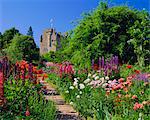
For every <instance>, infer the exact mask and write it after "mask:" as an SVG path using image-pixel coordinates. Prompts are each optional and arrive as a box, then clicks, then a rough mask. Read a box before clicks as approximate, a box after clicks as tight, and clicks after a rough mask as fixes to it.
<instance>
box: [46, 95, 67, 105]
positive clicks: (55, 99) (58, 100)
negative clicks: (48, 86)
mask: <svg viewBox="0 0 150 120" xmlns="http://www.w3.org/2000/svg"><path fill="white" fill-rule="evenodd" d="M45 98H46V99H47V100H51V101H53V102H54V103H55V104H56V105H64V104H65V101H64V99H63V98H62V97H61V96H60V95H55V96H45Z"/></svg>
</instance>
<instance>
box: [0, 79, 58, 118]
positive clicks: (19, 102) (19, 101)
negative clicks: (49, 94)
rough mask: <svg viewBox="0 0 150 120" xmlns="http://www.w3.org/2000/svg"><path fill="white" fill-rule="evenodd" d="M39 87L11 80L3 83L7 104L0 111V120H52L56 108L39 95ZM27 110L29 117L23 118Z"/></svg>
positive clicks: (26, 82)
mask: <svg viewBox="0 0 150 120" xmlns="http://www.w3.org/2000/svg"><path fill="white" fill-rule="evenodd" d="M40 89H41V85H33V84H32V83H31V82H30V81H25V84H24V85H23V83H22V80H11V81H9V80H8V81H6V82H5V90H4V91H5V97H6V99H7V104H6V105H5V107H4V108H3V109H0V110H1V113H0V119H7V120H21V119H25V120H31V119H34V120H41V119H42V120H54V119H55V116H56V108H55V106H54V103H52V102H51V101H46V100H45V99H44V96H43V94H41V93H40V91H39V90H40ZM27 106H28V109H29V112H30V116H25V111H26V109H27Z"/></svg>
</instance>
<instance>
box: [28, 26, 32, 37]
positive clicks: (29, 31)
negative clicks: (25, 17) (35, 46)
mask: <svg viewBox="0 0 150 120" xmlns="http://www.w3.org/2000/svg"><path fill="white" fill-rule="evenodd" d="M27 35H28V36H31V37H33V31H32V27H31V26H30V27H29V30H28V32H27Z"/></svg>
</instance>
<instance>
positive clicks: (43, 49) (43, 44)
mask: <svg viewBox="0 0 150 120" xmlns="http://www.w3.org/2000/svg"><path fill="white" fill-rule="evenodd" d="M60 47H61V45H60V35H59V34H58V33H57V32H56V31H55V29H46V30H45V31H44V32H43V35H42V36H41V40H40V55H43V54H45V53H48V52H49V51H54V52H55V51H56V50H58V49H59V48H60Z"/></svg>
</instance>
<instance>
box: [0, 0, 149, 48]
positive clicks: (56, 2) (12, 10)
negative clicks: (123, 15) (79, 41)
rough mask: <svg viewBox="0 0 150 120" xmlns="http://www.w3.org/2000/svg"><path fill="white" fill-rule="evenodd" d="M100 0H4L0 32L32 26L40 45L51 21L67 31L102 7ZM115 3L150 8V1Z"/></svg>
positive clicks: (115, 2)
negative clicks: (83, 16)
mask: <svg viewBox="0 0 150 120" xmlns="http://www.w3.org/2000/svg"><path fill="white" fill-rule="evenodd" d="M99 1H100V0H0V32H4V31H5V30H7V29H10V28H12V27H16V28H17V29H19V30H20V32H21V33H23V34H26V33H27V31H28V28H29V26H32V28H33V31H34V38H35V41H36V43H37V45H38V46H39V38H40V35H41V34H42V33H43V30H44V29H46V28H50V27H51V24H50V20H51V19H53V26H54V27H55V29H56V31H58V32H62V33H63V32H66V31H68V30H70V29H72V28H73V27H74V26H73V24H71V22H72V21H75V20H76V19H79V18H80V17H81V14H82V13H83V12H88V11H89V10H92V9H93V8H96V7H97V6H98V3H99ZM110 3H111V5H123V4H127V5H128V6H131V7H134V8H136V9H139V10H142V9H143V8H145V9H146V10H148V11H150V0H111V2H110Z"/></svg>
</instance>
